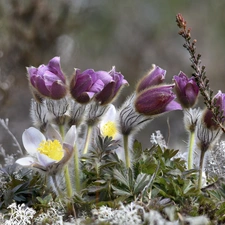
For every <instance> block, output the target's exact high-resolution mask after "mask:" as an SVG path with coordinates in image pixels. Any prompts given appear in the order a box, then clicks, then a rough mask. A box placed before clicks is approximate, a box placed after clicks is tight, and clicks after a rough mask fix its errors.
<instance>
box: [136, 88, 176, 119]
mask: <svg viewBox="0 0 225 225" xmlns="http://www.w3.org/2000/svg"><path fill="white" fill-rule="evenodd" d="M174 98H175V95H174V94H173V93H172V91H171V87H170V86H159V87H157V86H156V87H154V88H149V89H146V90H144V91H142V92H140V94H139V95H138V96H137V97H136V100H135V108H136V110H137V112H139V113H142V114H145V115H148V116H152V115H157V114H160V113H163V112H165V108H166V106H167V105H168V104H169V103H170V102H171V101H173V100H174Z"/></svg>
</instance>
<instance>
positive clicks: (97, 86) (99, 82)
mask: <svg viewBox="0 0 225 225" xmlns="http://www.w3.org/2000/svg"><path fill="white" fill-rule="evenodd" d="M103 88H104V83H103V82H102V80H99V79H98V80H97V81H96V82H95V83H94V84H93V85H92V86H91V88H90V91H92V92H94V93H98V92H100V91H101V90H102V89H103Z"/></svg>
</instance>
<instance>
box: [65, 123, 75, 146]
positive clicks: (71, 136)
mask: <svg viewBox="0 0 225 225" xmlns="http://www.w3.org/2000/svg"><path fill="white" fill-rule="evenodd" d="M76 139H77V129H76V126H75V125H73V126H71V127H70V129H69V130H68V131H67V133H66V136H65V139H64V141H63V143H67V144H69V145H71V146H74V145H75V142H76Z"/></svg>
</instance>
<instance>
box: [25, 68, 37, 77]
mask: <svg viewBox="0 0 225 225" xmlns="http://www.w3.org/2000/svg"><path fill="white" fill-rule="evenodd" d="M27 73H28V75H29V77H30V78H31V77H33V76H36V74H37V68H35V67H33V66H31V67H27Z"/></svg>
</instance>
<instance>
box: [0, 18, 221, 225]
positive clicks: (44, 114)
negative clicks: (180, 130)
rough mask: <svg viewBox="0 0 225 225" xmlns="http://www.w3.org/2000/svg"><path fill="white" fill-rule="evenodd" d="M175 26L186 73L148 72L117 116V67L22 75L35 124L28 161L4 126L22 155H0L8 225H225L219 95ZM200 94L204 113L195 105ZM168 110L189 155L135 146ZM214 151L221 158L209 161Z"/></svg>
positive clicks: (155, 141)
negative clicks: (178, 116) (180, 120)
mask: <svg viewBox="0 0 225 225" xmlns="http://www.w3.org/2000/svg"><path fill="white" fill-rule="evenodd" d="M177 24H178V27H179V28H180V29H181V30H180V32H179V34H180V35H181V36H182V37H183V38H184V39H185V44H184V47H185V48H186V49H187V50H188V52H189V53H190V56H191V58H190V60H191V63H192V65H191V66H192V68H193V69H194V74H193V76H192V77H190V78H189V77H188V76H187V75H186V74H185V73H184V72H179V73H178V74H177V75H176V76H174V78H173V81H172V82H171V84H165V83H164V80H165V76H166V71H165V70H164V69H162V68H160V67H159V66H156V65H153V66H152V69H151V70H150V71H149V72H148V73H147V74H146V75H145V76H144V77H143V78H142V79H141V80H140V81H139V82H138V83H137V85H136V89H135V91H134V92H133V93H132V94H131V95H130V96H129V97H128V98H127V100H126V101H125V102H124V103H123V104H122V105H121V107H120V108H119V109H117V108H116V107H115V106H114V105H113V102H114V101H115V99H116V97H117V96H118V94H119V93H120V91H121V89H122V88H123V87H124V86H126V85H128V82H127V80H126V79H125V78H124V76H123V75H122V74H121V73H120V72H117V71H116V69H115V67H113V68H112V69H111V70H110V71H94V70H93V69H87V70H85V71H81V70H79V69H75V72H74V74H73V76H72V77H71V78H70V79H69V78H68V77H66V76H65V74H64V73H63V71H62V69H61V66H60V57H54V58H52V59H51V60H50V61H49V63H48V64H47V65H44V64H43V65H40V66H39V67H37V68H36V67H28V68H27V73H28V75H27V76H28V80H29V85H30V89H31V92H32V94H33V96H34V99H32V101H31V118H32V121H33V126H34V127H30V128H28V129H27V130H25V131H24V132H23V134H22V141H23V145H24V148H25V150H26V154H24V151H23V149H22V148H21V147H20V146H19V144H18V142H17V141H16V139H15V138H14V136H13V135H12V133H11V132H10V131H9V129H8V121H4V120H1V125H2V126H3V127H4V128H5V129H6V130H7V131H8V133H9V134H10V135H11V136H12V137H13V140H14V142H15V144H16V145H17V146H18V149H19V151H18V154H20V156H19V157H18V156H17V160H16V161H13V163H9V160H8V159H9V158H10V157H9V156H7V155H6V154H5V151H4V149H3V148H1V152H2V155H3V156H4V159H5V163H7V164H8V165H3V166H2V168H1V169H0V174H1V178H0V179H1V183H0V200H1V201H0V209H1V211H2V212H3V213H5V214H4V216H2V218H1V219H3V220H5V221H6V222H5V224H33V223H34V224H63V223H64V222H65V221H67V222H68V221H72V220H73V222H74V223H75V224H224V222H225V216H224V212H225V184H224V179H223V178H222V177H221V175H223V173H224V172H223V171H224V168H223V166H222V163H221V162H222V161H223V159H224V157H223V156H224V147H220V145H218V142H219V139H220V137H221V135H222V132H223V131H224V128H223V123H224V119H225V94H224V93H222V92H221V91H218V93H217V94H216V95H215V96H213V92H212V90H211V89H210V87H209V81H208V79H207V77H206V75H205V67H201V66H200V58H201V56H200V55H199V54H197V56H196V41H193V42H191V34H190V29H187V27H186V21H185V20H184V19H183V17H182V16H181V15H180V14H179V15H178V16H177ZM199 93H200V94H201V95H203V97H204V101H205V105H206V108H205V109H203V110H201V109H199V108H194V107H195V105H196V104H197V100H198V95H199ZM174 110H183V113H184V127H185V129H186V130H187V132H188V133H189V144H188V149H187V152H186V153H184V154H186V155H187V157H186V156H184V154H182V153H181V152H180V151H179V150H174V149H169V148H168V147H167V145H166V142H165V140H164V138H163V136H162V135H161V133H160V131H156V133H154V134H152V136H151V139H150V142H151V145H150V146H149V148H147V149H143V148H142V145H141V143H140V142H138V141H137V140H134V136H135V135H136V133H137V132H139V131H140V130H141V129H142V128H143V127H144V126H145V125H146V124H148V123H149V122H150V121H152V120H153V119H155V118H156V117H159V116H162V115H164V114H165V113H168V112H171V111H174ZM222 143H223V142H221V146H224V143H223V144H222ZM216 148H217V149H219V150H218V152H221V154H220V155H216V154H214V155H213V156H212V157H211V159H210V158H208V159H206V154H207V153H208V152H209V151H210V150H211V151H212V152H211V154H213V151H214V149H216ZM195 152H198V154H199V157H196V156H195ZM221 157H222V159H221ZM196 158H197V159H196ZM206 160H208V162H209V163H208V164H209V166H208V167H207V166H205V165H204V163H205V161H206ZM217 162H219V163H218V165H215V164H217ZM0 216H1V215H0Z"/></svg>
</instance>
